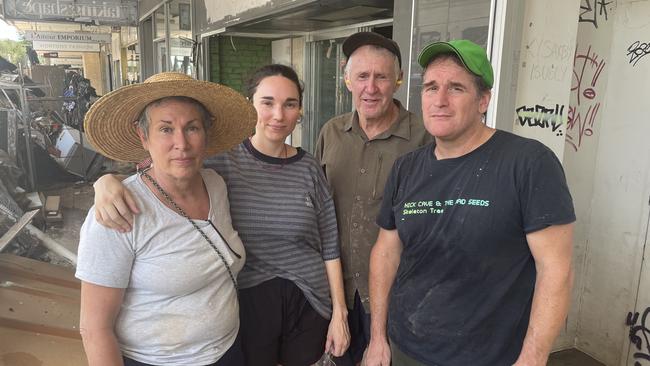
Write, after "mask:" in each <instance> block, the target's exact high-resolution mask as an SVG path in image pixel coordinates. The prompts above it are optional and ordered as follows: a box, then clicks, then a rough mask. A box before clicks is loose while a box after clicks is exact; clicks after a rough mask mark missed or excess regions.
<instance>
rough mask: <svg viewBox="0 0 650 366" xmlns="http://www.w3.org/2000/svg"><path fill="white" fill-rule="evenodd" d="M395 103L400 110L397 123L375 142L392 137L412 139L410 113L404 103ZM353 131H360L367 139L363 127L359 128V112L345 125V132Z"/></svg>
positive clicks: (395, 101)
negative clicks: (409, 121)
mask: <svg viewBox="0 0 650 366" xmlns="http://www.w3.org/2000/svg"><path fill="white" fill-rule="evenodd" d="M393 103H395V105H397V108H399V113H398V115H397V121H396V122H395V123H393V124H392V125H391V126H390V128H389V129H388V130H387V131H384V132H382V133H380V134H379V135H377V136H376V137H375V138H374V139H373V140H380V139H387V138H389V137H390V136H391V135H394V136H397V137H401V138H403V139H405V140H409V139H410V138H411V125H410V123H408V120H409V119H410V113H409V111H407V110H406V109H405V108H404V107H403V106H402V103H401V102H400V101H399V100H397V99H393ZM352 130H354V131H358V132H359V133H360V134H361V135H362V136H363V137H364V138H366V136H365V135H366V134H365V133H364V132H363V130H362V129H361V126H359V113H357V111H354V112H353V113H351V114H350V118H348V120H347V121H346V122H345V125H343V131H345V132H350V131H352Z"/></svg>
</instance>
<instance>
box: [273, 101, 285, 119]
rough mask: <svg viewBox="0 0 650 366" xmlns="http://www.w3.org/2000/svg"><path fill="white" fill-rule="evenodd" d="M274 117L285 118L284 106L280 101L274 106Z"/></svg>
mask: <svg viewBox="0 0 650 366" xmlns="http://www.w3.org/2000/svg"><path fill="white" fill-rule="evenodd" d="M273 119H274V120H276V121H282V120H283V119H284V108H283V107H282V104H280V103H278V104H276V105H274V106H273Z"/></svg>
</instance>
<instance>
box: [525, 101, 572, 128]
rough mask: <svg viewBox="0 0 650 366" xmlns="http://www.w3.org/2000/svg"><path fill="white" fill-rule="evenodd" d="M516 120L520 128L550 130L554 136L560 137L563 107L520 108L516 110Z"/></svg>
mask: <svg viewBox="0 0 650 366" xmlns="http://www.w3.org/2000/svg"><path fill="white" fill-rule="evenodd" d="M516 111H517V119H518V120H519V124H520V125H522V126H529V127H539V128H551V131H552V132H555V134H556V136H562V135H563V131H562V130H561V129H560V127H562V124H563V123H564V106H563V105H559V104H556V105H555V107H551V108H546V107H544V106H543V105H539V104H537V105H535V106H533V107H528V106H525V105H523V106H521V107H519V108H517V110H516Z"/></svg>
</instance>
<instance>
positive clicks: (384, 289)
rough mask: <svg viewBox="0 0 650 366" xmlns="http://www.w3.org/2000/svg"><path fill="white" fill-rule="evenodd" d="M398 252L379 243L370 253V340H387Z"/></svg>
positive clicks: (398, 257) (398, 260)
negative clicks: (387, 323) (389, 304)
mask: <svg viewBox="0 0 650 366" xmlns="http://www.w3.org/2000/svg"><path fill="white" fill-rule="evenodd" d="M400 254H401V253H400V251H395V250H394V249H393V248H387V247H384V246H382V245H380V244H379V243H378V244H376V245H375V247H374V248H373V249H372V252H371V253H370V275H369V290H370V315H371V322H370V334H371V337H372V338H377V339H387V336H386V322H387V320H388V303H389V294H390V289H391V287H392V286H393V282H394V281H395V275H396V273H397V268H398V267H399V262H400Z"/></svg>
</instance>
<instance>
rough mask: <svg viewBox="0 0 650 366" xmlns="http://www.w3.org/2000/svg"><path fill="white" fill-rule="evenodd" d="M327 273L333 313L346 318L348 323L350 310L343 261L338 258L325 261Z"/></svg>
mask: <svg viewBox="0 0 650 366" xmlns="http://www.w3.org/2000/svg"><path fill="white" fill-rule="evenodd" d="M325 271H326V272H327V280H328V282H329V286H330V296H331V297H332V311H333V312H334V313H336V315H337V316H343V317H345V319H346V321H347V315H348V308H347V306H346V304H345V289H344V287H343V269H342V266H341V259H340V258H336V259H332V260H328V261H325Z"/></svg>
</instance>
